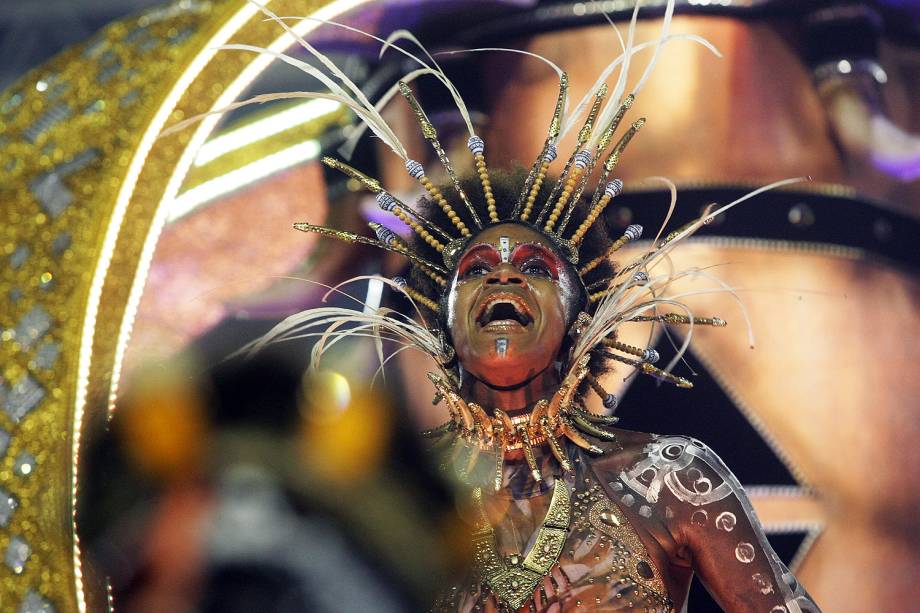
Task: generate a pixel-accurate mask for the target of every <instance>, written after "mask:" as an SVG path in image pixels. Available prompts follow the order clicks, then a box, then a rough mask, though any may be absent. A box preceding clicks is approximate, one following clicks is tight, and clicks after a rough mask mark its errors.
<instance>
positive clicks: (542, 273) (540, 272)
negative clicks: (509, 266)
mask: <svg viewBox="0 0 920 613" xmlns="http://www.w3.org/2000/svg"><path fill="white" fill-rule="evenodd" d="M521 272H522V273H524V274H525V275H527V276H528V277H543V278H546V279H552V277H553V273H552V272H551V271H550V269H549V266H547V265H546V264H545V263H544V262H542V261H540V260H530V261H529V262H526V263H525V264H524V265H523V266H521Z"/></svg>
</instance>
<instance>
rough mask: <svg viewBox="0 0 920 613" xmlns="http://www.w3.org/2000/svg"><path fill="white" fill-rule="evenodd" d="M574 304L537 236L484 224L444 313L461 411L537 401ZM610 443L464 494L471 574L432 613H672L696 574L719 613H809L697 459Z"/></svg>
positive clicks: (574, 292)
mask: <svg viewBox="0 0 920 613" xmlns="http://www.w3.org/2000/svg"><path fill="white" fill-rule="evenodd" d="M580 300H582V298H581V297H580V294H579V286H578V281H577V277H576V272H575V270H574V269H573V268H572V266H571V265H570V264H569V263H568V262H566V261H565V258H564V257H562V256H561V255H559V254H558V253H556V251H555V250H554V249H553V247H552V246H551V245H550V244H549V242H548V241H547V239H546V238H545V237H544V236H543V235H541V234H540V233H539V232H536V231H535V230H533V229H530V228H527V227H524V226H521V225H517V224H498V225H494V226H491V227H489V228H487V229H486V230H484V231H483V232H481V233H480V234H479V235H478V236H476V237H474V239H473V240H472V241H471V242H470V243H469V245H468V246H467V247H466V249H465V251H464V253H463V254H462V255H461V256H460V258H459V259H458V263H457V266H456V269H455V271H454V275H453V278H452V279H451V281H450V287H449V293H448V296H447V309H446V320H447V324H448V327H449V329H450V333H451V337H452V342H453V345H454V347H455V349H456V351H457V357H458V360H459V363H460V366H461V368H460V373H461V378H460V388H461V392H462V395H463V398H464V399H465V400H466V401H467V402H469V403H476V404H478V405H480V406H482V407H485V408H486V411H487V412H492V411H495V410H496V409H499V410H501V411H504V412H505V413H507V414H508V415H510V416H519V415H527V414H528V413H529V412H530V411H531V410H532V409H533V407H534V404H535V403H537V402H538V401H539V400H540V399H543V398H546V397H548V396H551V395H552V394H553V393H554V392H555V391H556V390H557V388H558V387H559V386H560V384H561V383H562V381H561V378H560V374H559V363H560V361H562V359H563V358H564V357H565V356H564V355H562V354H563V353H564V348H565V339H566V335H567V333H568V331H569V328H570V327H571V325H572V323H573V319H574V315H575V314H576V313H577V312H578V310H579V309H580V308H581V304H580ZM612 431H613V432H614V433H615V434H616V437H615V440H612V441H597V443H596V445H597V447H598V450H600V451H601V453H597V454H594V453H590V452H589V451H586V450H584V449H582V448H581V447H579V446H577V445H575V444H573V443H572V442H571V441H569V440H567V439H565V438H562V440H561V441H560V443H561V445H562V449H563V453H564V454H565V457H566V458H567V459H568V463H569V464H570V468H571V469H570V470H564V469H563V467H562V466H561V465H560V463H559V462H558V458H556V457H554V456H553V454H551V453H550V452H549V450H548V445H546V444H545V443H544V444H543V445H535V446H534V447H535V449H534V454H535V458H534V459H535V460H536V462H537V463H538V465H539V467H540V470H539V472H540V473H541V474H542V479H541V480H539V481H538V480H535V478H534V474H533V471H532V470H531V469H530V468H529V467H528V465H527V464H526V463H525V462H524V459H523V457H522V456H523V454H522V453H521V451H520V450H511V451H505V464H504V467H503V469H502V477H501V487H500V488H499V489H498V491H494V490H493V489H492V488H489V487H485V485H484V484H485V481H487V479H483V487H482V488H481V489H477V490H476V492H477V494H478V495H479V498H477V506H478V511H475V512H473V515H474V518H473V519H472V520H471V521H473V523H474V524H476V526H477V527H476V532H475V535H474V541H475V543H476V545H475V547H474V549H476V555H475V556H474V557H475V562H474V564H473V565H472V568H471V569H470V571H469V573H468V576H466V577H465V578H463V579H462V580H460V581H458V582H456V583H455V584H454V585H453V586H451V588H450V589H448V590H447V591H446V592H445V594H444V596H443V598H442V599H441V600H440V601H439V602H438V603H437V604H436V607H435V608H436V609H439V610H459V611H508V610H520V611H569V610H576V609H578V610H595V611H680V610H682V609H683V607H684V604H685V601H686V598H687V592H688V589H689V585H690V581H691V579H692V577H693V574H694V573H696V574H697V575H698V576H699V578H700V579H701V580H702V581H703V583H704V584H705V585H706V587H707V589H708V590H709V591H710V593H711V594H712V595H713V597H714V598H715V600H716V601H717V602H718V603H719V605H720V606H721V607H722V608H723V609H724V610H726V611H729V612H732V613H742V612H748V611H750V612H754V611H757V612H758V613H799V612H810V611H819V609H818V607H817V605H815V603H814V602H813V601H812V600H811V598H810V597H809V596H808V594H807V592H806V591H805V590H804V588H803V587H802V586H800V585H799V584H798V583H797V581H796V579H795V577H794V576H793V575H792V574H791V573H790V572H789V570H788V569H787V568H786V567H785V566H784V565H783V563H782V562H781V561H780V560H779V558H778V557H777V556H776V554H775V553H774V552H773V550H772V548H771V547H770V545H769V544H768V542H767V540H766V538H765V536H764V533H763V530H762V528H761V526H760V524H759V522H758V520H757V518H756V515H755V514H754V511H753V509H752V508H751V505H750V503H749V501H748V499H747V497H746V495H745V494H744V491H743V490H742V488H741V485H740V484H739V483H738V481H737V479H735V477H734V476H733V475H732V473H731V472H730V471H729V469H728V468H727V467H726V466H725V465H724V464H723V463H722V462H721V460H720V459H719V458H718V457H717V456H716V454H715V453H714V452H713V451H712V450H711V449H709V448H708V447H706V446H705V445H704V444H703V443H701V442H700V441H697V440H695V439H691V438H687V437H682V436H656V435H651V434H644V433H636V432H630V431H626V430H619V429H616V430H612ZM479 463H480V464H487V463H488V462H485V461H481V462H479ZM479 468H480V467H479V466H477V465H475V463H474V465H472V466H470V467H469V468H468V470H467V473H468V474H467V477H468V479H469V480H470V482H471V483H472V484H473V485H476V484H477V479H478V478H479V477H477V475H478V474H480V473H488V472H489V471H488V469H487V468H486V469H483V470H479ZM560 487H564V488H565V492H562V493H566V494H567V496H559V495H556V496H554V492H555V491H556V489H557V488H560ZM559 493H560V492H557V494H559ZM563 499H564V500H563ZM477 514H478V517H475V516H477ZM552 517H555V519H554V520H553V521H550V518H552ZM560 518H561V519H560ZM553 535H561V536H559V537H558V538H557V541H558V542H556V541H554V540H553ZM534 561H536V564H535V563H534ZM534 569H536V571H535V570H534Z"/></svg>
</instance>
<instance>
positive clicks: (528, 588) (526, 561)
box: [473, 478, 572, 610]
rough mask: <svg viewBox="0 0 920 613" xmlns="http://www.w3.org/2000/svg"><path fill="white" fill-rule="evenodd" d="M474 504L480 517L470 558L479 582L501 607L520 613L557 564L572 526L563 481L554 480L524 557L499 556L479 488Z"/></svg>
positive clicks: (476, 490)
mask: <svg viewBox="0 0 920 613" xmlns="http://www.w3.org/2000/svg"><path fill="white" fill-rule="evenodd" d="M473 501H474V502H475V504H476V507H477V509H478V513H479V520H478V522H477V526H476V530H475V532H474V533H473V556H474V560H475V562H476V565H477V566H478V568H479V573H480V575H481V577H482V582H483V583H485V584H486V585H487V586H488V587H489V589H490V590H491V591H492V593H493V594H494V595H495V597H496V598H497V599H498V600H499V602H500V603H502V604H504V605H507V606H508V607H510V608H511V609H513V610H517V609H520V608H521V606H522V605H523V604H524V603H525V602H527V600H528V599H529V598H531V597H532V596H533V593H534V591H535V590H536V589H537V586H538V585H539V583H540V581H541V580H542V579H543V577H545V576H546V575H547V574H548V573H549V571H550V569H552V567H553V565H554V564H556V562H558V561H559V556H560V555H561V554H562V550H563V548H564V547H565V541H566V538H567V537H568V535H569V527H570V526H571V524H572V494H571V492H569V488H568V485H566V483H565V481H564V480H563V479H561V478H558V479H556V482H555V485H554V486H553V497H552V499H551V500H550V503H549V509H548V510H547V512H546V517H544V518H543V524H542V525H541V526H540V529H539V530H538V531H537V539H536V541H535V542H534V544H533V546H532V547H531V548H530V551H528V552H527V554H526V555H518V554H513V555H510V556H502V555H501V554H499V553H498V546H497V543H496V540H495V529H494V528H493V527H492V524H491V523H489V518H488V516H487V515H486V509H485V506H484V505H483V501H482V489H481V488H478V487H477V488H476V489H474V490H473Z"/></svg>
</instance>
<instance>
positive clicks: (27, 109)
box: [0, 0, 361, 612]
mask: <svg viewBox="0 0 920 613" xmlns="http://www.w3.org/2000/svg"><path fill="white" fill-rule="evenodd" d="M267 4H268V5H270V6H271V8H272V9H274V10H276V11H279V12H282V13H284V12H296V13H298V14H303V15H314V16H317V17H322V18H326V19H330V18H334V17H335V16H336V15H338V14H340V13H341V12H342V11H344V10H347V9H349V8H352V7H354V6H357V5H359V4H361V1H360V0H347V1H345V0H339V1H336V2H325V1H323V0H306V1H305V2H304V1H298V2H293V1H288V0H269V2H267ZM316 26H317V22H313V21H304V22H302V23H299V24H298V25H297V26H296V28H297V29H298V31H299V33H301V34H305V33H306V32H308V31H309V30H311V29H313V28H315V27H316ZM227 42H236V43H245V44H252V45H259V46H267V47H275V48H283V47H286V46H288V45H289V44H290V42H291V41H290V38H289V37H288V36H287V35H285V34H284V33H283V32H281V31H280V30H279V28H278V26H277V24H274V23H268V22H265V21H264V19H263V17H262V15H261V14H260V13H259V11H258V7H257V5H256V4H254V3H248V2H245V1H244V0H231V1H228V2H221V3H212V2H208V1H203V0H202V1H199V0H179V1H176V2H172V3H170V4H166V5H164V6H162V7H158V8H155V9H152V10H149V11H147V12H145V13H143V14H141V15H138V16H134V17H130V18H127V19H124V20H121V21H118V22H115V23H113V24H111V25H110V26H108V27H106V28H105V29H104V30H102V31H101V32H100V33H98V34H97V35H95V36H94V37H92V38H91V39H90V40H88V41H87V42H85V43H83V44H80V45H77V46H75V47H74V48H71V49H69V50H66V51H64V52H63V53H61V54H59V55H58V56H56V57H55V58H53V59H52V60H50V61H49V62H48V63H47V64H45V65H43V66H41V67H39V68H37V69H35V70H33V71H31V72H30V73H28V74H26V75H25V76H24V77H23V78H22V79H20V80H19V81H18V82H17V83H16V84H14V85H13V86H12V87H11V88H10V89H8V90H7V91H6V92H4V93H3V94H2V95H0V151H2V155H0V160H2V163H0V186H2V187H0V197H2V200H3V202H4V206H3V207H2V208H0V227H2V228H3V230H2V237H0V249H2V257H3V258H4V260H5V261H4V265H3V266H2V272H0V292H2V294H3V299H4V303H5V304H7V305H9V306H8V308H6V309H4V312H3V313H2V315H0V328H2V329H3V330H4V332H3V334H2V337H0V339H2V342H0V355H2V363H3V365H4V366H3V369H2V372H0V401H2V402H0V408H2V410H0V451H3V452H5V453H3V455H2V459H0V508H3V509H7V510H9V512H7V511H4V512H2V513H0V517H2V518H4V519H3V520H2V524H0V551H2V552H4V554H5V555H4V557H5V560H6V563H5V564H0V602H2V603H3V607H4V609H7V610H14V609H18V608H19V607H21V606H28V607H31V608H32V609H38V608H40V607H42V606H44V605H46V604H47V605H51V606H53V607H54V609H55V610H56V611H60V612H70V611H86V610H88V609H89V610H104V609H105V607H106V593H105V589H104V578H101V577H100V578H97V577H91V576H87V577H85V576H84V570H83V567H82V563H81V551H80V547H79V541H78V539H77V537H76V527H75V523H74V521H73V517H74V510H75V499H76V495H77V491H78V476H79V474H80V473H79V463H78V456H79V452H80V448H81V442H80V441H81V434H82V433H84V432H85V431H87V430H88V429H90V428H92V427H94V425H96V426H97V425H99V424H101V423H104V421H105V419H106V417H107V413H108V408H109V407H110V406H112V404H113V402H114V399H115V397H116V393H117V389H116V382H117V381H118V378H119V373H120V366H121V359H122V357H123V354H124V348H125V346H126V344H127V340H128V337H129V334H130V330H131V325H132V321H133V317H134V313H135V310H136V306H137V303H138V301H139V298H140V293H141V290H142V289H143V285H144V280H145V277H146V272H147V269H148V266H149V261H150V257H151V255H152V253H153V248H154V246H155V245H156V240H157V237H158V235H159V232H160V230H161V229H162V225H163V223H164V221H165V219H166V217H167V215H168V213H169V211H168V210H167V209H168V205H169V203H170V202H171V201H172V200H173V198H175V196H176V194H177V192H178V191H179V188H180V186H181V185H182V183H183V181H184V179H185V176H186V174H187V173H188V171H189V169H190V167H191V164H192V161H193V159H194V156H195V153H196V151H197V149H198V147H199V146H200V145H201V144H202V143H203V142H204V141H205V139H206V138H207V136H208V134H209V133H210V131H211V130H212V129H213V128H214V126H215V124H216V123H217V118H216V117H213V118H210V119H209V120H206V121H204V122H202V123H201V125H199V126H197V127H196V128H194V129H189V130H187V131H183V132H181V133H177V134H173V135H171V136H169V137H166V138H163V139H157V138H156V137H157V135H158V134H159V133H160V131H161V130H162V129H163V128H164V127H165V126H167V125H169V124H171V123H175V122H177V121H179V120H181V119H183V118H185V117H189V116H193V115H196V114H199V113H202V112H207V111H209V110H212V109H214V108H220V107H222V106H225V105H226V104H227V103H228V102H231V101H232V100H233V99H235V98H236V97H237V96H238V95H239V94H240V93H241V91H242V90H243V89H244V88H245V87H246V85H248V84H249V83H250V82H251V81H252V80H253V79H254V78H255V77H256V76H257V75H258V74H259V72H261V70H263V69H264V68H265V67H266V65H267V63H268V62H267V61H266V58H264V57H263V56H256V55H252V54H243V53H220V55H219V56H218V55H217V52H216V50H215V47H217V46H218V45H220V44H223V43H227ZM215 58H218V59H215ZM215 163H216V160H215ZM221 163H223V160H221ZM202 172H204V171H202Z"/></svg>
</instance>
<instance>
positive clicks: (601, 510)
mask: <svg viewBox="0 0 920 613" xmlns="http://www.w3.org/2000/svg"><path fill="white" fill-rule="evenodd" d="M560 486H561V488H562V489H557V488H560ZM553 489H554V491H553V496H552V501H551V502H550V507H549V511H548V512H547V514H546V517H545V518H544V519H543V522H542V524H541V525H540V527H539V528H538V530H537V534H536V537H535V538H531V539H530V541H531V542H532V545H531V546H530V547H529V548H527V550H526V551H521V552H513V553H510V554H505V555H503V554H502V553H501V552H499V551H498V548H497V545H496V544H495V534H494V529H493V528H492V527H491V526H490V525H488V522H487V520H485V517H484V516H481V517H480V521H479V523H478V525H477V529H476V532H475V535H474V558H475V560H474V566H475V567H474V572H472V573H471V575H470V577H469V579H468V580H467V581H465V582H462V583H460V584H458V585H455V586H454V587H453V588H451V590H449V592H448V593H447V594H445V597H444V598H442V600H441V601H440V602H439V603H438V605H437V606H436V607H435V608H436V609H437V610H451V611H481V610H484V611H490V610H501V611H518V610H520V611H543V610H547V609H549V608H550V607H551V606H553V605H558V607H559V608H558V609H556V610H561V611H568V610H576V609H577V608H578V607H582V608H581V609H578V610H603V611H651V612H656V613H665V612H670V611H673V604H672V602H671V599H670V598H669V596H668V593H667V590H666V588H665V586H664V583H663V581H662V578H661V573H660V571H659V570H658V568H657V567H656V566H655V564H654V563H653V562H652V560H651V558H650V557H649V556H648V552H647V551H646V548H645V545H644V544H643V543H642V541H641V540H640V538H639V536H638V535H637V534H636V532H635V530H634V529H633V528H632V526H631V525H630V522H629V520H628V519H627V517H626V516H625V514H624V513H623V511H622V510H621V509H620V508H619V507H618V506H617V505H616V503H614V502H613V501H612V500H610V498H609V497H608V496H607V494H606V492H605V491H604V490H603V489H602V488H601V486H600V485H598V484H597V483H595V482H594V481H593V480H592V478H591V477H581V476H579V477H578V478H577V479H576V480H575V483H574V484H571V483H566V482H565V481H563V480H562V479H559V480H558V481H557V482H556V485H554V488H553ZM562 490H564V491H562ZM483 520H485V523H483Z"/></svg>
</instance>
